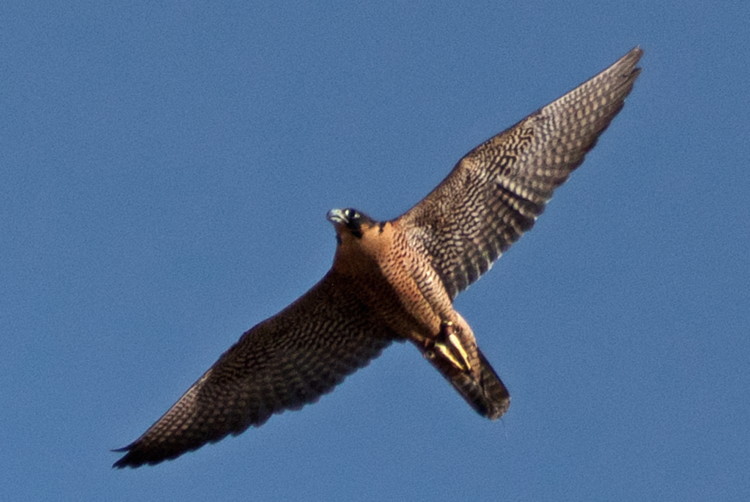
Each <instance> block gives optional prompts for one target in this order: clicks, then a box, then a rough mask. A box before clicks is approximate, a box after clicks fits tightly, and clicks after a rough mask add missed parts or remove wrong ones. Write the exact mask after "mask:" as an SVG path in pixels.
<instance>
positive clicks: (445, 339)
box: [417, 324, 510, 420]
mask: <svg viewBox="0 0 750 502" xmlns="http://www.w3.org/2000/svg"><path fill="white" fill-rule="evenodd" d="M417 346H418V347H419V348H420V349H421V350H422V353H423V354H424V356H425V357H426V358H427V359H428V360H429V361H430V362H431V363H432V365H433V366H434V367H435V368H436V369H437V370H438V371H439V372H440V374H441V375H443V377H445V379H446V380H448V381H449V382H450V383H451V385H453V387H454V388H455V389H456V390H457V391H458V393H459V394H461V396H463V398H464V399H465V400H466V402H467V403H469V404H470V405H471V407H472V408H474V409H475V410H476V411H477V413H479V414H480V415H482V416H485V417H487V418H489V419H490V420H494V419H496V418H500V417H501V416H502V415H503V413H505V412H506V411H507V410H508V407H509V406H510V394H509V393H508V389H507V388H506V387H505V385H504V384H503V382H502V380H500V377H499V376H497V373H495V370H494V369H493V368H492V365H490V363H489V362H488V361H487V359H486V358H485V357H484V354H482V351H481V350H479V347H477V346H476V344H475V343H473V337H472V343H470V344H467V343H466V341H464V342H462V341H461V339H459V337H458V336H456V335H455V331H454V329H453V326H452V325H451V324H444V325H443V327H442V329H441V333H440V335H438V338H437V339H436V340H428V341H426V344H425V345H424V346H420V345H417Z"/></svg>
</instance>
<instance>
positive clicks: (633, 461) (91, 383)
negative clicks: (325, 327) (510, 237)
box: [0, 1, 750, 500]
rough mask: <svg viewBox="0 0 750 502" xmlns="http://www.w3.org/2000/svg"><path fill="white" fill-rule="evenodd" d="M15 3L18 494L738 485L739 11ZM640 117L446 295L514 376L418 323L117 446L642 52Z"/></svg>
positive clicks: (704, 494) (404, 495) (742, 107)
mask: <svg viewBox="0 0 750 502" xmlns="http://www.w3.org/2000/svg"><path fill="white" fill-rule="evenodd" d="M105 4H106V3H105V2H93V1H92V2H79V1H65V2H46V3H45V2H36V3H32V2H2V4H0V285H2V287H1V288H0V336H1V337H2V339H1V340H2V348H1V349H0V382H1V383H2V391H0V447H1V448H2V455H0V486H2V488H1V490H2V492H3V496H2V497H1V498H4V499H6V500H43V499H55V500H61V499H67V500H86V499H88V500H95V499H96V500H159V499H161V500H239V499H250V500H353V499H357V500H399V499H402V500H428V499H429V500H461V499H463V500H748V498H749V497H750V475H749V474H748V473H750V431H749V430H748V429H749V426H748V424H749V423H750V399H748V389H750V372H749V371H748V370H749V369H750V337H749V336H748V335H749V334H750V333H749V331H750V288H749V287H748V285H749V284H750V259H749V252H748V246H749V245H750V223H749V222H750V197H748V191H749V190H750V174H749V173H750V169H749V168H748V159H750V121H749V119H748V112H749V111H750V98H749V96H750V93H749V92H748V83H749V82H750V64H749V61H750V57H749V56H748V54H749V53H750V43H749V42H750V29H749V28H748V27H749V26H750V24H749V23H750V6H748V3H747V2H739V1H738V2H715V3H712V2H680V3H671V2H653V1H635V2H599V3H597V4H596V6H593V5H590V4H586V6H584V4H583V3H581V5H580V6H579V5H578V4H576V3H570V2H552V1H545V2H540V1H526V2H499V1H480V2H471V3H470V6H469V2H465V5H458V4H457V3H456V2H435V3H431V4H430V5H429V6H428V5H422V6H416V3H408V2H398V3H392V2H367V3H361V4H357V3H355V2H335V4H334V2H330V3H329V4H328V6H326V7H314V6H312V5H311V4H312V2H295V3H293V2H283V3H277V2H267V3H258V2H231V3H228V2H205V3H203V2H201V3H197V2H158V3H157V2H140V3H135V5H131V6H128V7H124V6H113V5H105ZM636 45H640V46H641V47H643V49H644V50H645V56H644V58H643V60H642V62H641V66H642V67H643V73H642V75H641V78H640V80H639V81H638V82H637V84H636V86H635V89H634V91H633V93H632V95H631V96H630V98H629V100H628V101H627V103H626V106H625V108H624V110H623V112H622V113H621V114H620V115H619V116H618V117H617V118H616V119H615V121H614V123H613V124H612V126H611V127H610V129H609V130H608V131H607V132H606V133H605V134H604V135H603V137H602V138H601V141H600V142H599V145H598V146H597V147H596V149H595V150H594V151H593V152H592V153H591V154H590V155H589V156H588V159H587V161H586V163H585V164H584V165H583V166H582V168H581V169H580V170H578V171H577V172H576V173H575V174H574V175H573V176H572V178H571V180H570V181H569V182H568V183H567V184H566V185H565V186H563V187H562V188H561V189H560V190H559V191H558V192H557V194H556V196H555V198H554V200H553V201H552V202H551V204H550V206H549V207H548V209H547V211H546V213H545V214H544V215H543V216H542V217H541V218H540V219H539V221H538V222H537V226H536V227H535V228H534V230H533V231H532V232H530V233H529V234H527V235H526V236H525V237H524V238H523V239H521V241H519V242H518V243H517V244H516V245H515V246H514V247H513V248H512V249H511V250H510V252H509V253H508V254H506V255H505V256H504V257H503V258H502V259H501V260H500V262H498V263H497V264H496V265H495V268H494V269H493V270H492V271H491V272H490V273H489V274H487V275H486V276H485V277H483V278H482V280H480V281H479V282H478V283H476V284H475V285H474V286H473V287H472V288H471V289H470V290H469V291H467V292H466V293H464V294H462V295H461V296H460V297H459V298H458V301H457V304H456V306H457V308H458V310H459V311H460V312H461V313H462V314H463V315H464V317H465V318H466V319H467V320H468V321H469V322H470V323H471V324H472V326H473V328H474V331H475V333H476V334H477V337H478V338H479V341H480V344H481V346H482V348H483V350H484V352H485V353H486V354H487V356H488V358H489V359H490V360H491V361H492V363H493V365H494V367H495V368H496V369H497V370H498V372H499V374H500V375H501V376H502V378H503V380H504V381H505V383H506V384H507V385H508V387H509V388H510V390H511V394H512V396H513V402H512V405H511V408H510V411H509V412H508V414H507V415H506V416H505V417H504V418H503V419H502V420H500V421H497V422H490V421H487V420H484V419H482V418H480V417H479V416H478V415H476V414H475V413H474V412H473V411H472V410H471V409H470V408H469V407H468V406H467V405H466V404H465V403H464V402H463V400H462V399H461V398H460V397H459V396H458V395H457V394H456V393H455V392H454V391H453V389H452V388H450V386H448V385H447V384H446V383H445V381H444V380H443V379H442V378H441V377H440V375H438V373H436V372H435V371H434V370H433V369H432V368H431V366H430V365H429V364H427V363H426V362H425V361H423V360H422V358H421V356H420V355H419V354H418V352H417V351H416V349H414V348H413V347H412V346H409V345H402V344H398V345H395V346H393V347H391V348H390V349H388V350H387V351H386V352H385V353H384V354H383V356H382V357H380V358H379V359H377V360H375V361H374V362H373V363H372V364H371V365H370V366H369V367H367V368H365V369H364V370H362V371H360V372H358V373H356V374H355V375H353V376H352V377H350V378H349V379H348V380H347V381H346V382H345V383H344V384H343V385H342V386H340V387H339V388H337V389H336V390H335V391H334V392H333V393H332V394H330V395H327V396H325V397H324V398H323V399H322V400H321V401H320V402H319V403H317V404H315V405H313V406H309V407H306V408H304V409H303V410H302V411H299V412H294V413H285V414H283V415H279V416H275V417H273V418H272V419H271V420H270V421H269V422H268V423H267V424H266V425H264V426H263V427H261V428H259V429H250V430H248V431H247V432H245V433H244V434H243V435H241V436H239V437H236V438H228V439H225V440H224V441H222V442H221V443H218V444H216V445H210V446H206V447H204V448H202V449H201V450H199V451H197V452H193V453H190V454H187V455H185V456H183V457H181V458H179V459H178V460H176V461H172V462H167V463H164V464H161V465H159V466H156V467H146V468H141V469H138V470H124V471H121V470H113V469H111V468H110V466H111V464H112V463H113V462H114V461H115V460H116V459H117V458H119V456H118V455H117V454H115V453H112V452H110V451H109V450H110V449H111V448H116V447H120V446H124V445H125V444H127V443H129V442H130V441H132V440H134V439H135V438H136V437H137V436H139V435H140V434H141V433H142V432H143V431H144V430H145V429H146V428H147V427H148V426H149V425H150V424H151V423H152V422H153V421H154V420H156V419H157V418H158V417H159V416H160V415H161V414H162V413H163V412H164V411H166V409H167V408H168V407H169V406H170V405H171V404H172V403H173V402H174V401H175V400H176V399H177V398H178V397H179V396H180V395H181V394H182V392H183V391H184V390H186V389H187V387H188V386H189V385H190V384H191V383H192V382H193V381H194V380H195V379H196V378H197V377H198V376H199V375H200V374H201V373H202V372H203V371H204V370H205V369H206V368H208V367H209V366H210V365H211V364H212V363H213V362H214V361H215V360H216V358H217V357H218V356H219V355H220V354H221V353H222V352H223V351H224V350H226V349H227V348H228V347H229V346H230V345H231V344H232V343H233V342H234V341H235V340H236V339H237V338H238V337H239V336H240V334H241V333H242V332H243V331H244V330H246V329H247V328H249V327H250V326H252V325H254V324H255V323H257V322H259V321H261V320H263V319H264V318H266V317H268V316H270V315H273V314H274V313H276V312H277V311H278V310H280V309H281V308H283V307H284V306H286V305H287V304H288V303H289V302H291V301H292V300H294V299H295V298H296V297H298V296H299V295H301V294H303V293H304V292H305V291H306V290H307V288H309V287H310V286H312V285H313V284H314V283H315V282H316V281H317V280H318V279H319V278H320V277H321V276H322V275H323V274H324V273H325V272H326V270H327V269H328V267H329V266H330V263H331V260H332V257H333V253H334V248H335V240H334V232H333V228H332V227H331V225H330V224H329V223H328V222H327V221H326V220H325V213H326V211H328V210H329V209H330V208H332V207H346V206H355V207H357V208H360V209H362V210H364V211H366V212H368V213H370V214H371V215H373V216H374V217H377V218H380V219H386V218H392V217H395V216H397V215H399V214H400V213H401V212H403V211H404V210H406V209H407V208H409V207H410V206H411V205H412V204H414V203H415V202H416V201H418V200H419V199H420V198H422V197H423V196H424V195H425V194H426V193H427V192H428V191H429V190H430V189H431V188H432V187H434V186H435V185H436V184H437V183H438V182H439V181H440V180H441V179H442V178H443V177H444V176H445V175H446V174H447V173H448V172H449V170H450V169H451V167H452V166H453V164H454V163H455V162H456V161H457V160H458V159H459V158H460V157H461V156H462V155H463V154H464V153H466V152H467V151H468V150H469V149H471V148H472V147H474V146H475V145H477V144H478V143H480V142H481V141H483V140H485V139H486V138H488V137H489V136H491V135H493V134H495V133H497V132H499V131H501V130H502V129H504V128H505V127H507V126H509V125H511V124H512V123H514V122H515V121H517V120H518V119H520V118H522V117H524V116H525V115H527V114H528V113H530V112H532V111H533V110H535V109H536V108H538V107H539V106H542V105H544V104H546V103H547V102H549V101H551V100H552V99H554V98H556V97H558V96H559V95H561V94H563V93H564V92H566V91H567V90H569V89H570V88H572V87H574V86H575V85H577V84H579V83H580V82H582V81H583V80H585V79H587V78H589V77H590V76H592V75H594V74H595V73H597V72H598V71H600V70H601V69H603V68H604V67H606V66H607V65H609V64H610V63H612V62H614V61H615V60H616V59H617V58H618V57H620V56H622V55H623V54H624V53H625V52H627V51H628V50H629V49H630V48H632V47H633V46H636Z"/></svg>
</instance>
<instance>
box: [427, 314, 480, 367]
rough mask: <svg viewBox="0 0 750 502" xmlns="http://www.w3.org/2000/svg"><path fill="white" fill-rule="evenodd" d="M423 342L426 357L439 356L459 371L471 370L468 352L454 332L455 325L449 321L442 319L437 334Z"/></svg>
mask: <svg viewBox="0 0 750 502" xmlns="http://www.w3.org/2000/svg"><path fill="white" fill-rule="evenodd" d="M424 343H425V350H424V355H425V357H427V359H431V360H432V359H435V358H436V357H440V358H441V359H444V360H447V361H448V362H450V364H451V365H452V366H454V367H455V368H456V369H457V370H459V371H471V363H469V354H468V353H467V352H466V349H465V348H464V346H463V344H462V343H461V339H460V338H459V337H458V335H457V334H456V327H455V325H454V324H453V323H452V322H451V321H442V322H441V323H440V332H439V333H438V334H437V336H436V337H435V338H434V339H426V340H425V342H424Z"/></svg>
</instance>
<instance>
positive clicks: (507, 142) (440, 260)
mask: <svg viewBox="0 0 750 502" xmlns="http://www.w3.org/2000/svg"><path fill="white" fill-rule="evenodd" d="M641 55H642V51H641V50H640V49H639V48H634V49H632V50H631V51H630V52H628V53H627V54H626V55H625V56H623V57H622V58H621V59H619V60H618V61H617V62H615V63H614V64H613V65H612V66H610V67H609V68H607V69H605V70H604V71H602V72H601V73H599V74H598V75H596V76H595V77H593V78H591V79H590V80H588V81H586V82H584V83H583V84H581V85H580V86H578V87H576V88H575V89H573V90H572V91H570V92H568V93H567V94H565V95H564V96H562V97H560V98H558V99H557V100H555V101H553V102H552V103H550V104H548V105H547V106H544V107H542V108H540V109H539V110H537V111H535V112H534V113H532V114H531V115H529V116H528V117H526V118H524V119H523V120H521V121H520V122H518V123H517V124H515V125H514V126H512V127H510V128H509V129H506V130H505V131H503V132H501V133H500V134H498V135H496V136H493V137H492V138H490V139H489V140H487V141H485V142H484V143H482V144H481V145H479V146H477V147H476V148H474V149H473V150H472V151H470V152H469V153H468V154H466V155H465V156H464V157H463V158H462V159H461V160H460V161H459V162H458V164H456V166H455V167H454V168H453V170H452V171H451V172H450V174H448V176H447V177H446V178H445V179H444V180H443V181H442V182H441V183H440V184H439V185H438V186H437V187H436V188H435V189H434V190H433V191H432V192H431V193H430V194H429V195H427V197H425V198H424V199H422V200H421V201H419V202H418V203H417V204H416V205H415V206H414V207H412V208H411V209H409V210H408V211H407V212H406V213H404V214H403V215H401V216H400V217H398V218H396V219H394V220H389V221H376V220H374V219H372V218H371V217H369V216H367V215H366V214H365V213H363V212H360V211H358V210H356V209H351V208H347V209H333V210H331V211H329V212H328V220H330V222H331V223H332V224H333V227H334V229H335V231H336V241H337V247H336V254H335V256H334V259H333V265H332V266H331V269H330V270H329V271H328V273H327V274H326V275H325V276H324V277H323V278H322V279H321V280H320V282H318V283H317V284H316V285H315V286H313V287H312V289H310V290H309V291H308V292H307V293H305V294H304V295H303V296H302V297H301V298H299V299H298V300H296V301H295V302H294V303H292V304H291V305H289V306H288V307H286V308H285V309H284V310H282V311H281V312H279V313H278V314H276V315H275V316H273V317H271V318H270V319H266V320H265V321H263V322H261V323H260V324H258V325H256V326H255V327H253V328H251V329H250V330H248V331H247V332H246V333H245V334H243V335H242V337H241V338H240V339H239V341H238V342H237V343H235V344H234V345H233V346H232V347H231V348H230V349H229V350H228V351H226V352H225V353H224V354H223V355H222V356H221V357H219V359H218V361H216V363H215V364H214V365H213V366H211V367H210V368H209V369H208V371H206V372H205V373H204V374H203V376H201V377H200V378H199V379H198V381H196V382H195V383H194V384H193V385H192V386H191V387H190V388H189V389H188V390H187V392H185V394H184V395H183V396H182V397H181V398H180V399H179V400H178V401H177V402H176V403H175V404H174V405H173V406H172V407H171V408H170V409H169V410H168V411H167V412H166V413H165V414H164V415H163V416H162V417H161V418H160V419H159V420H157V421H156V423H154V424H153V425H152V426H151V427H150V428H149V429H148V430H147V431H146V432H145V433H144V434H143V435H142V436H141V437H140V438H138V439H137V440H135V441H134V442H133V443H131V444H130V445H128V446H126V447H125V448H122V449H120V450H117V451H122V452H126V454H125V455H124V456H123V457H122V458H120V459H119V460H118V461H117V462H116V463H115V464H114V466H115V467H138V466H140V465H143V464H156V463H159V462H162V461H163V460H168V459H173V458H175V457H177V456H179V455H182V454H183V453H185V452H188V451H191V450H195V449H197V448H200V447H201V446H203V445H204V444H206V443H210V442H215V441H219V440H220V439H222V438H224V437H226V436H227V435H229V434H233V435H237V434H240V433H241V432H243V431H244V430H245V429H247V428H248V427H250V426H251V425H252V426H256V427H257V426H260V425H261V424H263V423H264V422H265V421H266V420H268V418H269V417H270V416H271V415H273V414H274V413H281V412H282V411H284V410H289V409H291V410H295V409H299V408H301V407H302V406H304V405H305V404H308V403H312V402H315V401H317V400H318V399H319V398H320V396H321V395H323V394H325V393H327V392H330V391H331V390H332V389H333V388H334V387H335V386H336V385H338V384H339V383H341V381H342V380H343V379H344V378H345V377H346V376H347V375H349V374H351V373H352V372H354V371H355V370H357V369H359V368H361V367H363V366H365V365H367V364H368V362H369V361H370V360H372V359H373V358H375V357H377V356H378V355H379V354H380V352H381V351H382V350H383V349H384V348H386V347H387V346H388V345H389V344H390V343H391V342H393V341H407V340H408V341H409V342H411V343H412V344H413V345H415V346H416V347H417V349H418V350H419V351H420V352H421V353H422V354H423V355H424V357H425V358H426V359H427V360H428V361H429V362H430V363H431V364H432V365H433V366H434V367H435V368H436V369H437V370H438V371H439V372H440V373H441V374H442V375H443V377H445V379H446V380H448V382H450V383H451V384H452V385H453V387H454V388H455V389H456V390H457V391H458V393H459V394H460V395H461V396H462V397H463V398H464V399H465V400H466V402H467V403H468V404H469V405H471V406H472V407H473V408H474V409H475V410H476V411H477V412H478V413H479V414H480V415H483V416H485V417H487V418H489V419H496V418H499V417H500V416H502V415H503V413H505V412H506V411H507V409H508V406H509V404H510V395H509V393H508V390H507V389H506V388H505V385H503V382H502V381H501V380H500V378H499V377H498V376H497V373H496V372H495V370H494V369H493V368H492V366H491V365H490V363H489V362H488V361H487V359H486V358H485V357H484V355H483V354H482V352H481V350H479V347H478V346H477V342H476V339H475V337H474V333H473V332H472V330H471V327H470V326H469V324H468V323H467V322H466V321H465V320H464V318H463V317H461V315H460V314H459V313H458V312H456V311H455V310H454V309H453V300H454V299H455V298H456V295H458V293H460V292H461V291H463V290H464V289H466V288H467V287H468V286H469V285H470V284H471V283H473V282H474V281H476V280H477V279H478V278H479V276H481V275H482V274H483V273H484V272H486V271H487V270H489V268H490V267H491V266H492V264H493V262H494V261H495V260H497V259H498V258H499V257H500V255H502V253H503V252H505V251H506V250H507V249H508V248H509V247H510V245H511V244H513V243H514V242H515V241H516V240H518V238H519V237H521V235H522V234H523V233H524V232H526V231H527V230H529V229H530V228H531V227H532V226H533V225H534V222H535V221H536V218H537V217H538V216H539V215H540V214H541V213H542V211H543V210H544V207H545V205H546V203H547V202H548V201H549V199H550V198H551V197H552V193H553V191H554V189H555V188H557V187H558V186H559V185H561V184H562V183H563V182H564V181H565V180H566V179H567V178H568V176H569V175H570V173H571V172H572V171H573V170H574V169H575V168H576V167H578V166H579V165H580V164H581V162H583V159H584V156H585V155H586V152H588V151H589V150H590V149H591V148H592V147H593V146H594V144H595V143H596V141H597V138H598V137H599V135H600V134H601V133H602V132H603V131H604V130H605V129H606V128H607V126H608V125H609V123H610V122H611V121H612V119H613V118H614V117H615V115H617V113H618V112H619V111H620V110H621V109H622V106H623V103H624V99H625V97H626V96H627V95H628V94H629V93H630V91H631V89H632V87H633V84H634V82H635V80H636V78H637V77H638V74H639V72H640V69H639V68H637V67H636V64H637V63H638V60H639V59H640V58H641Z"/></svg>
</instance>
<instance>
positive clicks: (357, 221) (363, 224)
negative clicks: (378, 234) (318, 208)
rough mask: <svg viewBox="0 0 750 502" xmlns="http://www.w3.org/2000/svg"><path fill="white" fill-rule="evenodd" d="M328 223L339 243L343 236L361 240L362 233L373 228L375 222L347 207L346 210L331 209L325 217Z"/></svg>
mask: <svg viewBox="0 0 750 502" xmlns="http://www.w3.org/2000/svg"><path fill="white" fill-rule="evenodd" d="M327 218H328V221H330V222H331V223H333V227H334V228H335V229H336V238H337V240H338V241H339V243H341V240H342V238H343V237H344V236H345V235H351V236H353V237H355V238H357V239H361V238H362V235H363V234H364V232H365V231H366V230H367V229H369V228H372V227H374V226H375V225H376V224H377V222H376V221H375V220H373V219H372V218H370V217H369V216H367V215H366V214H364V213H362V212H360V211H357V210H356V209H352V208H350V207H347V208H346V209H331V210H330V211H328V215H327Z"/></svg>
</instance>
